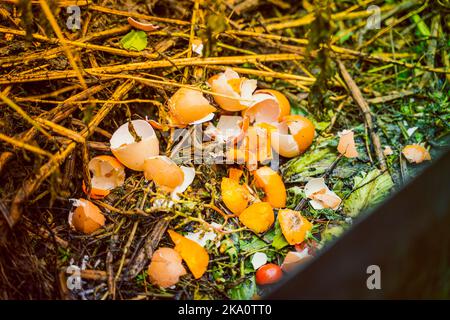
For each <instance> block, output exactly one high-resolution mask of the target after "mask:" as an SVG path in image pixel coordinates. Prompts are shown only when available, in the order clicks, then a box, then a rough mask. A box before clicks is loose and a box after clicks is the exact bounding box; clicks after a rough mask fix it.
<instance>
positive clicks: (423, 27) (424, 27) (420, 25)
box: [411, 14, 431, 37]
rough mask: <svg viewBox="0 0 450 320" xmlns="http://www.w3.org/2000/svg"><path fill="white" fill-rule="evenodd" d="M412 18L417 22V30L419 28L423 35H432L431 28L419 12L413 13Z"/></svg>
mask: <svg viewBox="0 0 450 320" xmlns="http://www.w3.org/2000/svg"><path fill="white" fill-rule="evenodd" d="M411 19H412V21H414V23H415V24H416V27H417V30H419V32H420V34H421V35H423V36H424V37H429V36H431V32H430V29H429V28H428V26H427V24H426V23H425V22H424V21H423V20H422V18H421V17H420V16H419V15H418V14H415V15H413V16H412V17H411Z"/></svg>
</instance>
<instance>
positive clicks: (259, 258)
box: [251, 252, 267, 270]
mask: <svg viewBox="0 0 450 320" xmlns="http://www.w3.org/2000/svg"><path fill="white" fill-rule="evenodd" d="M251 263H252V266H253V269H254V270H258V268H259V267H262V266H263V265H265V264H266V263H267V255H266V254H265V253H264V252H256V253H255V254H254V255H253V256H252V260H251Z"/></svg>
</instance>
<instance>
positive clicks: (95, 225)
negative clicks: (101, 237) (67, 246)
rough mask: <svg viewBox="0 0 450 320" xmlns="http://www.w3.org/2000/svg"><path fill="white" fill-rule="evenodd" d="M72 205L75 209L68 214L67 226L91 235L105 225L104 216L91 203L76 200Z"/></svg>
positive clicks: (84, 200)
mask: <svg viewBox="0 0 450 320" xmlns="http://www.w3.org/2000/svg"><path fill="white" fill-rule="evenodd" d="M73 205H74V206H75V207H76V209H75V210H74V211H72V212H71V213H70V214H69V224H70V225H71V226H72V227H73V228H74V229H75V230H77V231H79V232H82V233H85V234H91V233H93V232H94V231H96V230H98V229H99V228H101V227H103V226H104V225H105V216H104V215H103V214H102V213H101V211H100V209H99V208H98V207H97V206H96V205H95V204H93V203H92V202H90V201H88V200H86V199H78V200H75V201H74V203H73Z"/></svg>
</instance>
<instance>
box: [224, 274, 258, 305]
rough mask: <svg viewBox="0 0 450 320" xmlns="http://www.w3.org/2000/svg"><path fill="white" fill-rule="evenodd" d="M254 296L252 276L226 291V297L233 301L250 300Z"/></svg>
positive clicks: (253, 279)
mask: <svg viewBox="0 0 450 320" xmlns="http://www.w3.org/2000/svg"><path fill="white" fill-rule="evenodd" d="M255 294H256V283H255V277H254V276H253V277H251V278H250V279H247V280H245V281H244V282H242V283H240V284H239V285H237V286H235V287H233V288H231V289H230V290H228V295H229V296H230V298H231V299H233V300H250V299H252V298H253V296H254V295H255Z"/></svg>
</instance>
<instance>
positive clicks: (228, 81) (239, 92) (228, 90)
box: [208, 68, 257, 111]
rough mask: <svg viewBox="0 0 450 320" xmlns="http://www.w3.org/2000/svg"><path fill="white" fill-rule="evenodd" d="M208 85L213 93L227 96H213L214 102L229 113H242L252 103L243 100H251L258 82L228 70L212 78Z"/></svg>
mask: <svg viewBox="0 0 450 320" xmlns="http://www.w3.org/2000/svg"><path fill="white" fill-rule="evenodd" d="M208 83H209V84H210V86H211V91H212V92H213V93H219V94H221V95H225V96H227V97H224V96H221V95H213V98H214V101H216V103H217V104H218V105H219V106H220V107H221V108H222V109H224V110H227V111H241V110H244V109H246V108H248V106H249V105H250V104H251V102H250V101H249V102H247V101H243V100H251V97H252V94H253V92H254V91H255V89H256V83H257V82H256V80H249V79H245V78H240V77H239V74H238V73H236V72H235V71H233V70H232V69H230V68H227V69H225V71H224V72H222V73H220V74H218V75H216V76H213V77H211V78H210V79H209V81H208ZM228 96H229V97H228ZM241 99H242V100H241Z"/></svg>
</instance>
